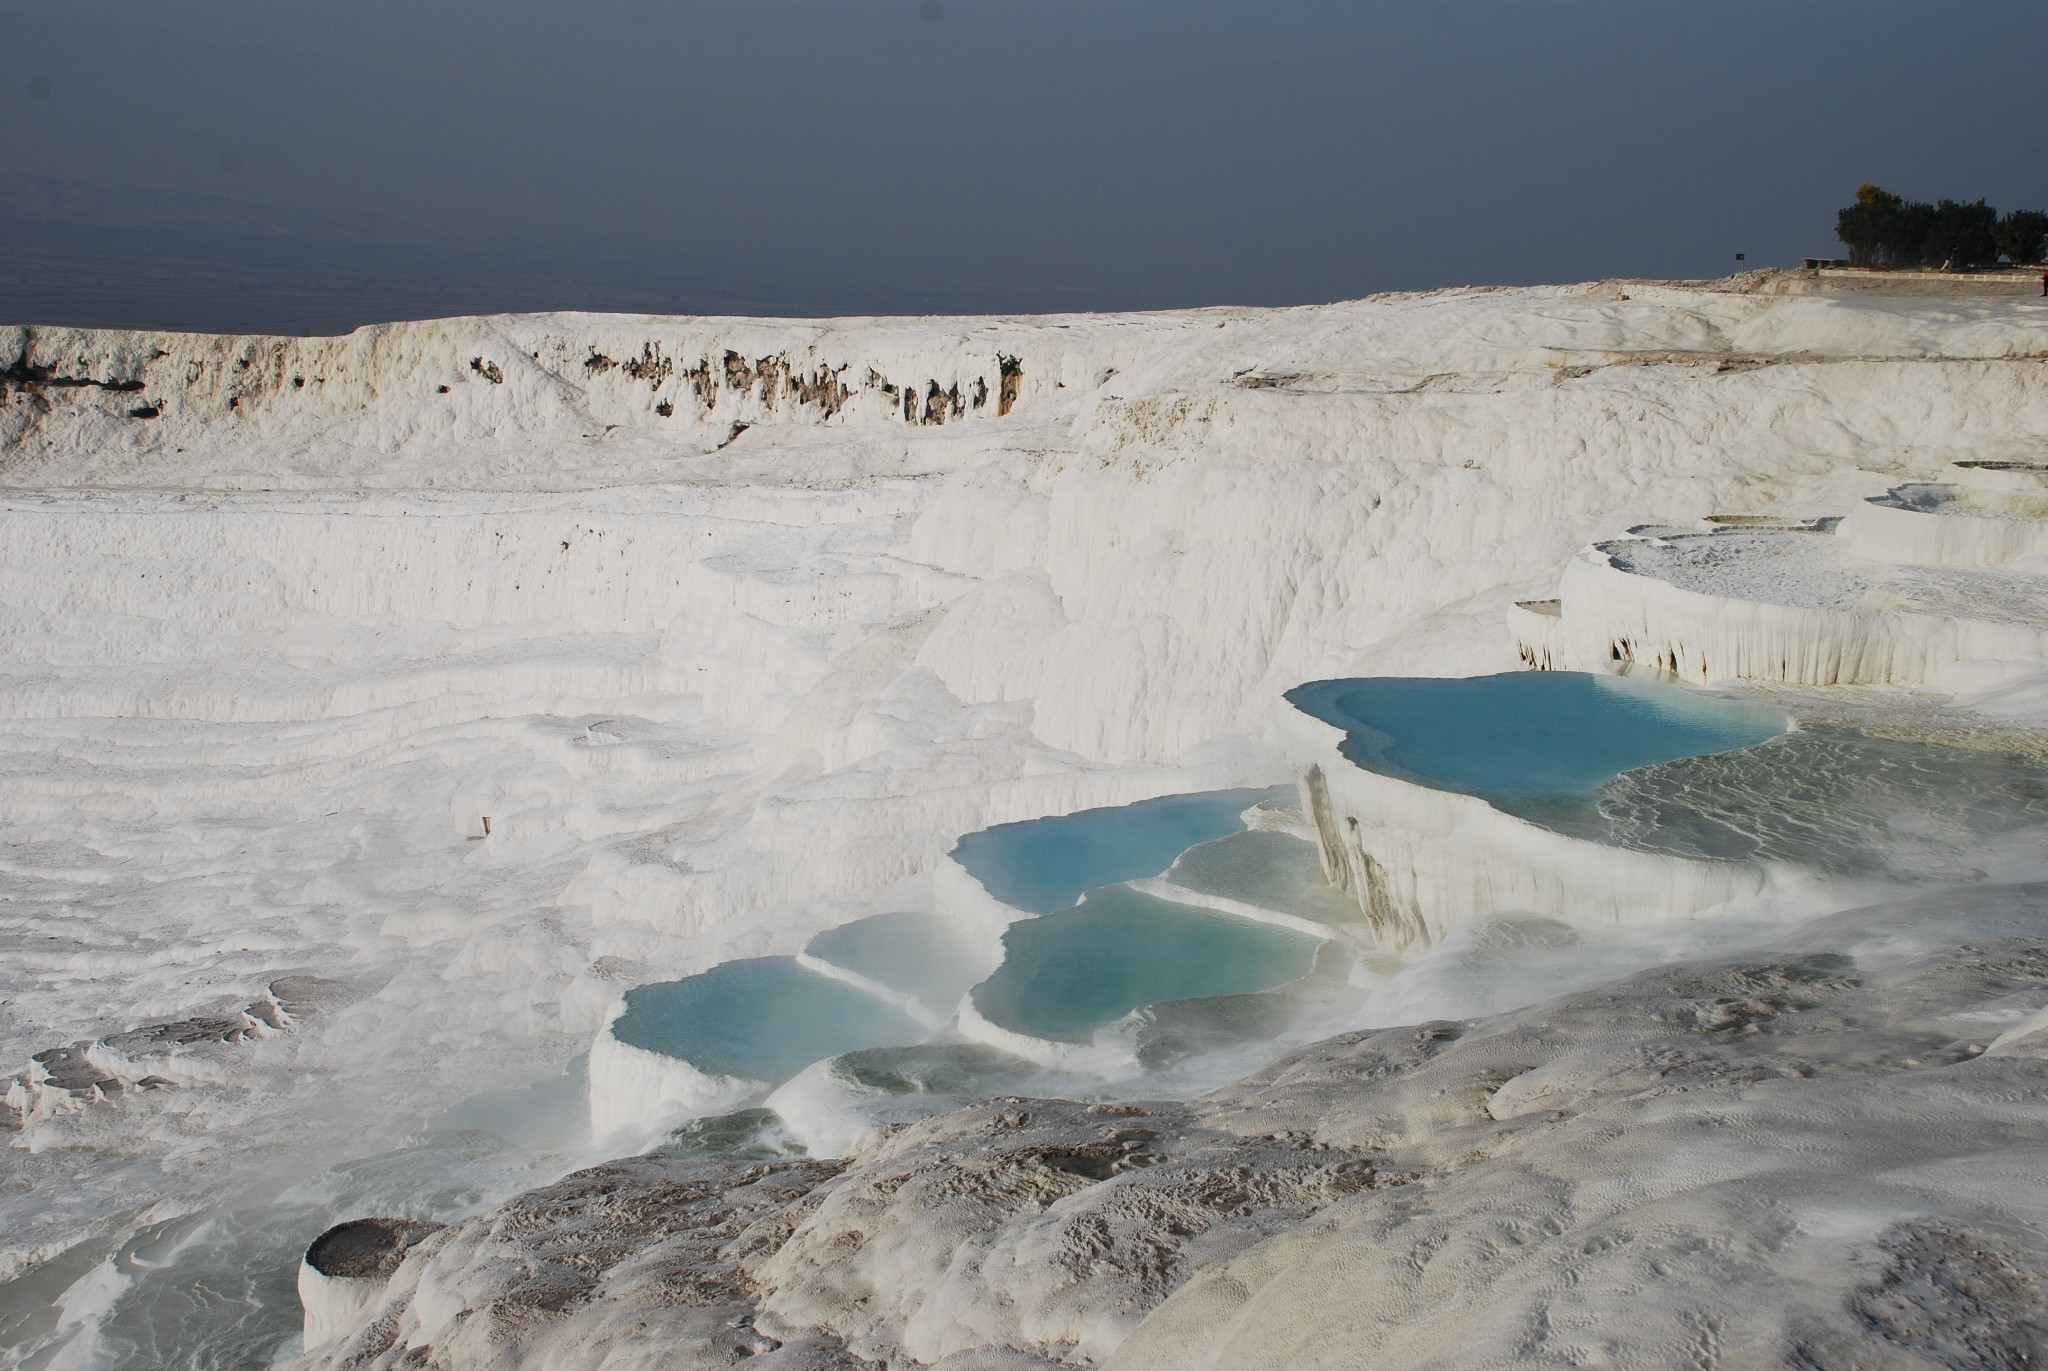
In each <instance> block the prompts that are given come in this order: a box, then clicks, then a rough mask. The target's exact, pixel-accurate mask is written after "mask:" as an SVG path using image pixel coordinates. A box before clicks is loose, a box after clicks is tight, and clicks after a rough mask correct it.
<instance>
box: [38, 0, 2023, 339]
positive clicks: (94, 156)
mask: <svg viewBox="0 0 2048 1371" xmlns="http://www.w3.org/2000/svg"><path fill="white" fill-rule="evenodd" d="M2044 92H2048V5H2044V4H2042V3H2040V0H2005V2H1999V0H1986V2H1985V3H1960V4H1943V5H1934V4H1928V3H1926V0H1917V2H1916V3H1911V4H1906V3H1891V2H1890V0H1871V2H1869V3H1860V4H1851V3H1842V2H1841V0H1827V2H1825V3H1822V2H1820V0H1774V2H1772V3H1763V2H1761V0H1725V2H1721V3H1708V2H1707V0H1696V2H1695V3H1666V2H1663V0H1629V2H1626V3H1624V2H1622V0H1428V2H1427V3H1424V2H1423V0H1413V2H1411V3H1403V4H1385V3H1370V2H1367V0H1359V2H1357V3H1348V4H1343V3H1330V2H1328V0H1301V2H1300V3H1289V2H1288V0H1261V2H1260V3H1237V4H1223V3H1212V2H1211V0H1176V2H1175V3H1163V2H1161V0H751V2H749V3H730V4H727V3H699V2H698V0H677V2H676V3H666V4H644V3H611V4H579V5H570V4H562V3H554V4H533V3H524V2H523V0H490V3H452V2H437V3H430V4H421V3H417V0H409V2H408V3H404V4H399V3H382V2H381V0H321V3H317V4H314V3H301V2H300V0H264V2H263V3H257V0H244V2H243V3H233V4H225V3H211V2H210V0H181V3H179V4H177V5H175V6H171V5H164V4H161V3H150V4H136V3H121V2H119V0H114V2H111V3H109V2H106V0H102V2H100V3H94V4H91V5H80V4H76V3H69V2H68V0H67V3H62V4H54V3H27V2H26V0H0V127H4V128H5V130H6V133H5V135H4V136H0V259H12V260H13V261H14V263H15V266H14V269H13V270H12V271H11V272H10V270H9V268H8V266H7V265H6V264H5V261H4V260H0V317H6V318H11V319H16V320H25V321H30V322H33V321H36V320H40V319H45V318H48V319H50V321H52V322H55V321H57V320H56V319H55V317H54V316H56V315H59V314H64V313H66V312H67V311H69V313H70V314H71V315H72V316H75V317H76V318H77V319H78V321H80V322H139V323H176V322H181V321H182V322H186V323H188V324H189V325H190V326H193V327H229V326H246V327H295V326H296V327H333V326H343V325H345V324H346V323H349V322H359V321H361V320H365V319H371V318H379V317H391V316H393V315H395V314H405V313H413V314H433V313H446V312H450V311H451V310H452V309H455V308H461V309H475V308H538V307H542V306H550V307H552V306H565V307H566V306H578V305H589V306H593V307H602V308H613V309H619V308H648V309H659V310H670V309H706V310H710V309H716V310H743V309H757V310H762V311H770V312H785V313H786V312H810V311H849V310H863V311H866V310H874V311H923V310H947V311H952V310H1014V309H1055V308H1122V307H1155V306H1172V305H1192V304H1210V303H1228V302H1247V303H1290V302H1304V301H1316V300H1328V299H1336V298H1343V297H1348V296H1356V295H1361V294H1365V293H1369V292H1371V291H1376V290H1386V289H1403V288H1410V287H1419V286H1431V285H1442V284H1452V283H1462V282H1470V281H1481V282H1524V281H1555V280H1570V279H1579V278H1586V277H1597V276H1606V275H1623V274H1627V275H1654V276H1698V275H1718V274H1721V273H1722V272H1724V271H1726V270H1728V269H1730V268H1731V267H1732V266H1733V257H1734V254H1735V253H1737V252H1746V253H1747V254H1748V255H1749V258H1750V261H1751V262H1752V263H1785V262H1790V261H1796V259H1797V258H1798V257H1800V256H1801V255H1804V254H1809V253H1828V252H1832V251H1834V250H1835V246H1834V240H1833V237H1832V228H1833V211H1834V209H1835V207H1836V206H1838V205H1840V204H1842V203H1845V202H1846V200H1847V199H1848V198H1849V196H1850V194H1851V192H1852V191H1853V190H1854V188H1855V186H1856V185H1857V183H1858V182H1860V181H1864V180H1876V181H1878V182H1881V183H1883V184H1886V185H1888V186H1891V187H1893V188H1894V189H1897V190H1899V191H1901V192H1903V193H1906V194H1908V195H1912V196H1915V197H1921V198H1929V199H1932V198H1936V197H1940V196H1953V197H1957V198H1975V197H1976V196H1979V195H1982V196H1986V197H1988V198H1989V199H1990V200H1991V201H1992V202H1993V203H1994V204H1997V205H2001V206H2005V207H2012V206H2016V205H2025V206H2038V205H2042V204H2044V203H2048V178H2044V175H2043V170H2042V160H2041V158H2040V156H2039V153H2038V151H2037V148H2038V144H2039V139H2040V135H2041V132H2042V127H2043V116H2044V114H2048V94H2044ZM24 178H51V181H50V182H47V183H46V182H41V181H34V180H27V179H24ZM53 183H62V184H53ZM200 197H223V198H224V199H205V198H200ZM228 201H232V202H239V203H235V204H230V203H226V202H228ZM238 272H240V273H242V275H241V276H239V277H238V276H237V275H236V273H238ZM238 281H239V282H240V284H239V285H238V284H237V282H238ZM429 285H431V287H432V289H433V290H434V291H438V292H439V294H438V295H435V296H433V297H432V298H433V299H435V300H438V301H439V302H440V304H439V305H431V304H427V303H422V302H421V301H422V300H423V299H424V298H426V296H427V294H428V292H427V287H428V286H429ZM294 290H298V291H300V293H301V295H302V296H303V299H302V300H301V302H300V303H299V304H297V305H295V304H294V303H293V300H294V299H295V298H297V297H295V296H294V295H293V291H294ZM123 311H126V313H125V314H123ZM237 311H240V313H239V314H238V313H237ZM32 314H33V318H31V317H30V316H31V315H32ZM259 315H260V316H262V317H261V318H257V317H254V316H259ZM273 315H274V316H276V317H271V316H273ZM86 316H92V317H91V318H90V319H88V318H87V317H86ZM116 316H120V317H116ZM200 316H204V317H200ZM244 316H250V317H249V318H248V320H247V322H242V323H238V322H237V321H238V320H242V319H243V317H244Z"/></svg>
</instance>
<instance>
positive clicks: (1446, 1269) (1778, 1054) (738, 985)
mask: <svg viewBox="0 0 2048 1371" xmlns="http://www.w3.org/2000/svg"><path fill="white" fill-rule="evenodd" d="M935 8H936V7H935ZM2044 356H2048V311H2044V310H2042V309H2040V308H2037V307H2036V305H2035V303H2034V301H2032V300H2031V299H2027V298H2022V297H2016V296H2005V295H1996V294H1989V293H1984V294H1980V295H1967V294H1951V295H1937V294H1918V295H1915V294H1899V295H1896V296H1890V295H1879V294H1872V293H1867V292H1866V293H1862V294H1855V295H1853V296H1852V295H1848V294H1843V293H1840V292H1831V291H1830V290H1829V289H1828V288H1827V285H1826V282H1824V281H1819V282H1817V281H1815V280H1813V279H1811V278H1810V277H1808V276H1797V275H1783V274H1773V273H1768V272H1765V273H1756V274H1752V275H1747V276H1744V277H1741V278H1737V279H1732V280H1728V281H1723V282H1716V283H1664V284H1660V283H1653V282H1643V281H1628V282H1601V283H1594V284H1586V285H1572V286H1559V287H1542V288H1517V289H1505V288H1501V289H1494V288H1488V289H1459V290H1442V291H1435V292H1431V293H1425V294H1395V295H1385V296H1378V297H1374V298H1371V299H1367V300H1360V301H1356V302H1351V303H1343V304H1332V305H1322V306H1315V307H1304V308H1289V309H1253V308H1213V309H1200V310H1187V311H1180V312H1165V313H1153V314H1072V315H1046V316H1034V317H1018V318H997V317H990V318H921V319H910V318H893V319H843V320H832V321H796V320H788V321H768V320H754V319H741V318H729V319H728V318H699V317H656V316H646V317H641V316H626V315H598V314H534V315H498V316H492V317H487V318H457V319H442V320H433V321H426V322H414V323H396V324H388V325H379V326H374V327H367V328H363V329H359V330H357V331H356V332H354V333H351V334H349V335H347V336H345V337H334V338H272V337H229V336H213V335H199V334H170V333H139V332H112V331H90V330H79V329H63V328H41V327H36V328H29V327H12V328H5V329H0V825H4V829H5V839H6V841H5V845H4V848H0V953H4V955H0V1048H4V1053H0V1055H4V1056H5V1058H6V1063H5V1065H6V1069H7V1070H8V1071H9V1072H10V1073H11V1075H10V1077H9V1078H8V1080H7V1081H6V1083H5V1090H4V1103H0V1130H4V1132H0V1140H4V1142H5V1149H4V1151H0V1167H4V1176H5V1184H4V1185H0V1364H4V1365H8V1366H21V1367H36V1368H50V1369H51V1371H60V1369H61V1368H65V1367H95V1366H118V1367H153V1366H166V1367H168V1366H209V1367H212V1366H223V1367H224V1366H247V1367H280V1368H282V1367H287V1366H297V1367H300V1368H302V1369H303V1371H315V1368H318V1369H319V1371H343V1368H349V1369H351V1371H368V1369H369V1368H379V1369H382V1368H393V1369H394V1371H395V1369H396V1368H401V1367H432V1368H441V1369H444V1371H468V1369H469V1368H475V1369H476V1371H483V1368H493V1369H494V1371H495V1369H498V1368H504V1369H506V1371H510V1369H512V1368H531V1369H533V1371H540V1368H548V1369H549V1371H600V1368H601V1369H602V1371H627V1369H628V1368H650V1369H651V1368H657V1367H659V1368H682V1367H714V1366H720V1367H722V1366H729V1365H733V1364H736V1363H737V1362H738V1361H739V1360H741V1359H748V1360H749V1362H750V1364H752V1365H756V1366H760V1367H762V1368H778V1367H779V1368H789V1369H790V1371H795V1369H796V1368H812V1369H814V1371H824V1368H846V1369H847V1371H852V1368H856V1367H873V1366H878V1365H886V1366H890V1367H908V1366H919V1365H931V1366H943V1367H946V1368H949V1371H970V1368H972V1369H973V1371H1031V1369H1036V1371H1049V1369H1050V1368H1057V1367H1106V1368H1116V1369H1117V1371H1191V1369H1193V1368H1214V1369H1215V1371H1258V1369H1259V1368H1273V1369H1274V1371H1281V1368H1286V1371H1306V1369H1308V1368H1331V1369H1332V1371H1336V1369H1337V1368H1364V1367H1374V1368H1406V1367H1413V1368H1423V1367H1429V1368H1475V1369H1476V1368H1481V1367H1507V1366H1513V1367H1539V1366H1544V1367H1547V1366H1566V1365H1575V1366H1584V1365H1609V1366H1623V1367H1632V1368H1662V1367H1671V1368H1678V1367H1693V1366H1718V1367H1779V1366H1784V1367H1792V1366H1803V1367H1821V1366H1827V1367H1851V1366H1853V1367H1873V1368H1876V1367H1884V1368H1901V1369H1903V1368H1908V1367H1916V1368H1925V1367H1947V1368H1961V1367H1993V1366H1999V1367H2006V1366H2023V1365H2033V1364H2036V1362H2037V1361H2038V1360H2039V1358H2040V1357H2041V1356H2042V1355H2043V1354H2044V1353H2048V1316H2044V1314H2043V1292H2044V1291H2048V1188H2044V1186H2043V1183H2042V1177H2043V1174H2044V1171H2048V1032H2044V1031H2043V1025H2044V1023H2048V1018H2044V1015H2048V845H2044V842H2043V839H2044V838H2048V564H2044V563H2043V561H2042V558H2043V557H2044V555H2048V533H2044V532H2043V530H2044V529H2048V508H2044V507H2042V506H2041V500H2042V498H2043V496H2042V495H2041V493H2040V492H2041V490H2042V486H2041V482H2040V479H2039V474H2040V470H2041V468H2042V465H2043V464H2044V462H2048V446H2044V444H2048V368H2044V365H2043V362H2042V360H2041V359H2042V358H2043V357H2044ZM1531 668H1534V669H1536V670H1537V671H1540V672H1550V673H1557V672H1565V673H1578V674H1579V675H1578V676H1577V677H1575V678H1573V680H1571V681H1566V680H1565V678H1563V677H1559V678H1558V681H1559V682H1562V684H1558V685H1557V687H1556V688H1557V689H1558V690H1560V691H1567V692H1569V691H1574V690H1576V691H1581V692H1582V693H1583V692H1585V691H1592V692H1595V693H1596V694H1597V693H1598V692H1601V691H1607V690H1609V689H1610V688H1611V689H1613V690H1625V691H1652V692H1654V691H1662V692H1668V693H1667V694H1664V695H1640V696H1637V695H1627V696H1626V698H1627V699H1643V700H1649V701H1651V704H1650V705H1647V706H1645V708H1651V709H1653V710H1665V711H1667V712H1668V713H1669V714H1670V717H1671V718H1681V717H1682V718H1684V719H1691V720H1693V721H1694V722H1695V723H1699V722H1700V721H1702V720H1705V721H1708V722H1711V721H1712V720H1713V719H1721V718H1723V716H1724V715H1725V717H1726V718H1727V719H1735V720H1738V721H1742V720H1746V721H1748V722H1744V723H1741V726H1740V727H1739V728H1735V731H1734V732H1732V733H1729V734H1728V735H1727V736H1725V737H1723V736H1722V735H1721V734H1718V733H1716V734H1712V736H1711V737H1709V736H1707V735H1705V734H1702V735H1701V738H1700V739H1697V740H1693V741H1690V742H1686V743H1684V744H1683V745H1676V746H1672V747H1669V748H1665V749H1663V750H1658V749H1657V748H1654V747H1653V748H1652V750H1651V752H1649V753H1646V754H1644V755H1642V756H1640V757H1638V756H1635V755H1633V754H1627V755H1623V754H1622V753H1617V754H1616V756H1617V757H1618V758H1619V760H1615V761H1613V762H1612V764H1611V765H1609V764H1606V763H1599V761H1598V758H1596V757H1593V756H1591V754H1592V753H1594V752H1597V751H1599V749H1597V748H1594V747H1592V746H1591V744H1590V743H1589V744H1588V745H1587V746H1586V747H1585V748H1583V749H1581V748H1580V747H1578V746H1577V745H1575V744H1572V743H1571V742H1570V741H1569V740H1567V742H1566V743H1565V744H1564V745H1562V746H1560V747H1554V748H1553V755H1550V756H1549V757H1548V761H1547V762H1546V764H1549V763H1557V764H1559V765H1562V764H1564V763H1566V762H1569V763H1571V764H1573V765H1574V766H1577V765H1578V764H1580V763H1585V770H1584V774H1583V775H1582V774H1579V772H1578V771H1574V772H1573V774H1572V775H1571V776H1570V777H1567V778H1565V779H1557V778H1554V777H1549V776H1548V773H1544V775H1542V776H1539V777H1538V778H1537V779H1534V780H1532V779H1529V777H1528V776H1527V775H1524V774H1522V773H1516V772H1512V771H1501V772H1497V771H1494V770H1487V769H1485V767H1490V766H1492V765H1493V764H1494V763H1497V762H1498V763H1503V764H1505V763H1508V762H1513V761H1515V760H1516V758H1517V757H1518V756H1519V755H1520V754H1519V752H1518V748H1519V746H1520V743H1519V739H1520V737H1521V735H1522V734H1524V733H1529V732H1532V731H1534V732H1540V731H1541V730H1540V729H1534V728H1533V726H1532V728H1531V729H1517V728H1511V729H1508V730H1506V731H1505V732H1504V733H1501V734H1500V735H1499V736H1498V737H1496V736H1495V734H1491V733H1486V732H1485V731H1484V730H1481V729H1478V728H1477V727H1476V726H1475V728H1474V729H1473V730H1472V731H1471V734H1470V736H1469V737H1466V738H1465V739H1464V742H1465V743H1466V744H1467V746H1466V747H1465V749H1464V753H1461V754H1460V756H1459V757H1458V758H1453V759H1452V760H1451V761H1446V760H1445V755H1444V754H1443V752H1442V750H1441V747H1440V746H1439V748H1438V750H1437V751H1436V752H1431V751H1429V750H1428V749H1427V748H1425V747H1424V746H1423V744H1422V743H1421V742H1418V741H1417V738H1418V736H1419V735H1415V734H1412V733H1410V732H1409V731H1407V728H1408V725H1406V724H1403V723H1392V722H1387V720H1386V719H1383V718H1380V716H1377V715H1374V716H1371V717H1367V715H1365V714H1360V713H1354V714H1351V715H1345V716H1343V717H1344V718H1345V719H1348V720H1350V722H1349V723H1345V722H1333V717H1335V716H1333V715H1332V714H1330V713H1329V712H1327V711H1326V712H1323V713H1318V712H1317V711H1316V709H1313V708H1309V707H1307V706H1306V705H1303V704H1301V703H1300V702H1301V701H1303V700H1311V699H1324V698H1325V696H1317V695H1315V694H1314V691H1315V690H1316V689H1322V688H1323V686H1319V685H1318V683H1323V684H1324V685H1326V686H1327V687H1328V690H1327V691H1326V692H1325V695H1326V696H1327V697H1328V699H1335V698H1336V697H1337V696H1338V695H1343V696H1344V697H1345V698H1347V699H1349V698H1351V695H1352V694H1355V693H1356V691H1357V690H1358V689H1361V688H1362V687H1360V686H1359V685H1358V683H1360V682H1371V681H1385V680H1388V679H1396V678H1398V679H1402V680H1404V681H1405V682H1406V684H1403V685H1402V686H1401V687H1400V691H1401V692H1405V693H1404V694H1402V696H1401V698H1402V699H1404V700H1411V699H1413V700H1423V701H1427V700H1428V699H1430V698H1432V697H1431V693H1430V692H1431V691H1432V690H1433V689H1436V688H1437V684H1433V683H1438V684H1440V683H1442V682H1445V681H1446V680H1447V679H1448V678H1478V677H1489V678H1490V677H1496V676H1501V675H1503V674H1505V673H1515V672H1523V671H1526V670H1528V669H1531ZM1616 673H1621V674H1620V675H1616ZM1532 674H1534V673H1532ZM1615 680H1619V681H1621V682H1623V683H1624V685H1620V686H1617V685H1613V682H1614V681H1615ZM1601 682H1607V683H1608V684H1604V685H1603V684H1601ZM1332 683H1334V684H1332ZM1506 688H1508V689H1513V688H1514V687H1512V686H1511V687H1506ZM1305 689H1306V690H1308V691H1309V693H1308V694H1302V693H1300V692H1302V691H1304V690H1305ZM1330 692H1335V693H1334V694H1331V693H1330ZM1347 692H1350V693H1348V694H1347ZM1600 698H1603V699H1604V698H1607V697H1606V696H1600ZM1614 698H1615V699H1623V698H1624V696H1621V695H1617V696H1614ZM1659 701H1661V702H1662V703H1658V702H1659ZM1347 708H1348V706H1347ZM1489 708H1490V706H1489ZM1728 711H1734V712H1733V713H1728ZM1745 711H1746V712H1745ZM1403 717H1404V718H1406V717H1408V716H1403ZM1470 717H1471V718H1472V719H1473V720H1474V721H1475V724H1476V722H1484V721H1485V719H1487V718H1492V717H1493V716H1490V715H1485V716H1482V715H1473V716H1470ZM1530 717H1531V718H1532V719H1534V718H1537V717H1538V716H1535V715H1532V716H1530ZM1375 719H1378V720H1379V721H1378V722H1375V721H1374V720H1375ZM1758 721H1763V722H1758ZM1439 722H1441V721H1439ZM1450 726H1451V732H1452V735H1453V736H1454V737H1455V736H1458V735H1460V733H1461V730H1460V729H1459V727H1458V724H1457V720H1456V718H1453V719H1452V720H1451V725H1450ZM1617 727H1618V726H1617ZM1700 727H1702V728H1704V727H1706V724H1705V723H1700ZM1730 727H1731V728H1733V727H1735V726H1734V725H1730ZM1606 731H1607V729H1606V726H1605V725H1588V726H1587V727H1586V728H1585V729H1582V730H1581V733H1580V734H1579V735H1578V736H1580V737H1583V738H1588V739H1592V740H1594V741H1598V742H1600V743H1602V745H1603V746H1604V745H1605V744H1607V743H1610V742H1616V739H1612V738H1607V737H1605V736H1604V735H1605V733H1606ZM1582 751H1583V752H1585V753H1586V754H1587V755H1584V756H1582V755H1579V754H1580V753H1581V752H1582ZM1624 751H1625V750H1624ZM1467 754H1469V755H1467ZM1602 755H1603V756H1604V755H1605V754H1604V753H1603V754H1602ZM1525 760H1526V759H1525ZM1467 763H1471V764H1473V765H1479V764H1482V763H1483V764H1484V766H1483V767H1482V769H1481V770H1478V771H1471V770H1469V769H1466V768H1467ZM1596 763H1598V764H1596ZM316 1238H317V1239H318V1240H319V1241H318V1242H317V1243H316V1242H315V1239H316ZM302 1300H303V1303H302Z"/></svg>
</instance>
